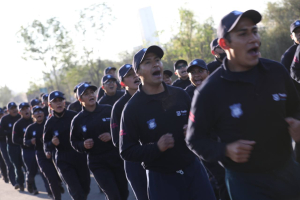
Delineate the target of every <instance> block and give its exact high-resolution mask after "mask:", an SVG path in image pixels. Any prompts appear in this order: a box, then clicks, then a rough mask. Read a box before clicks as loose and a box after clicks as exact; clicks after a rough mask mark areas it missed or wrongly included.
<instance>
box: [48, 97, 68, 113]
mask: <svg viewBox="0 0 300 200" xmlns="http://www.w3.org/2000/svg"><path fill="white" fill-rule="evenodd" d="M65 103H66V102H65V100H64V99H62V98H59V97H58V98H55V99H53V101H51V102H50V104H49V105H50V107H51V109H52V110H54V111H55V112H57V113H61V112H63V111H64V109H65Z"/></svg>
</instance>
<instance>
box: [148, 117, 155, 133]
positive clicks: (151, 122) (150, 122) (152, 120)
mask: <svg viewBox="0 0 300 200" xmlns="http://www.w3.org/2000/svg"><path fill="white" fill-rule="evenodd" d="M147 123H148V128H149V129H150V130H153V129H155V128H156V126H157V125H156V123H155V119H150V120H149V121H147Z"/></svg>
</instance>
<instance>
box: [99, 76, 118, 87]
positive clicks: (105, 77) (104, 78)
mask: <svg viewBox="0 0 300 200" xmlns="http://www.w3.org/2000/svg"><path fill="white" fill-rule="evenodd" d="M110 79H113V80H115V81H117V79H116V78H115V77H113V76H112V75H109V74H108V75H105V76H103V77H102V80H101V82H102V85H104V83H106V82H107V81H108V80H110Z"/></svg>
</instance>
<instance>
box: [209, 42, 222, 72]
mask: <svg viewBox="0 0 300 200" xmlns="http://www.w3.org/2000/svg"><path fill="white" fill-rule="evenodd" d="M210 51H211V54H212V55H213V56H214V57H215V60H214V61H212V62H210V63H208V64H207V68H208V71H209V73H210V74H211V73H213V72H214V71H215V70H216V69H217V68H218V67H220V66H221V65H222V62H223V60H224V58H225V57H226V53H225V51H224V50H223V49H222V48H221V47H220V46H219V44H218V38H216V39H214V40H213V41H212V42H211V43H210Z"/></svg>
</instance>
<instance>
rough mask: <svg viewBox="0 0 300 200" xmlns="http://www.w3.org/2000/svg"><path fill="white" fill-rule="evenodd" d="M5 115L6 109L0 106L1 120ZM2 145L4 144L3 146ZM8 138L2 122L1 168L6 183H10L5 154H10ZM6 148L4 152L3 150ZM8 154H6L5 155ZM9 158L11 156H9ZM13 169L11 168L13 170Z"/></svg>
mask: <svg viewBox="0 0 300 200" xmlns="http://www.w3.org/2000/svg"><path fill="white" fill-rule="evenodd" d="M3 116H4V110H3V109H2V108H0V120H1V118H2V117H3ZM2 145H3V146H4V147H3V148H2ZM6 146H7V145H6V138H5V135H4V134H3V133H2V129H1V124H0V152H1V154H0V168H1V175H2V178H3V180H4V182H5V183H8V182H9V179H8V170H9V168H8V165H9V164H8V165H6V161H5V160H6V159H5V156H7V158H8V155H7V150H6ZM4 148H5V150H4V152H2V150H3V149H4ZM4 154H6V155H4ZM8 159H9V158H8ZM11 167H12V169H13V166H12V164H11ZM12 169H11V170H12Z"/></svg>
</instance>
